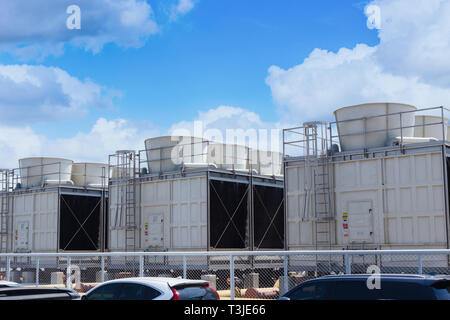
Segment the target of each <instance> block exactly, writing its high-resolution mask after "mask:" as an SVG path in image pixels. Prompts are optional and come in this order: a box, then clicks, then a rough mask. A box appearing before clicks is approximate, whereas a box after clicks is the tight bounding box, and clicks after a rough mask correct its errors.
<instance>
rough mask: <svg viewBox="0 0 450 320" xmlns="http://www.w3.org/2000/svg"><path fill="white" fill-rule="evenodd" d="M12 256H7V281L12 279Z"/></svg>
mask: <svg viewBox="0 0 450 320" xmlns="http://www.w3.org/2000/svg"><path fill="white" fill-rule="evenodd" d="M10 269H11V257H10V256H7V257H6V279H5V280H6V281H9V279H10V275H11V270H10Z"/></svg>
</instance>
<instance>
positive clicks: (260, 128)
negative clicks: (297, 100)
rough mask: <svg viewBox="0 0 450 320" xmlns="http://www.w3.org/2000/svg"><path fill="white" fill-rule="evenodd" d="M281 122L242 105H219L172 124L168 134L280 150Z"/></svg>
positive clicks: (283, 125) (282, 125)
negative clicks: (263, 119)
mask: <svg viewBox="0 0 450 320" xmlns="http://www.w3.org/2000/svg"><path fill="white" fill-rule="evenodd" d="M285 126H286V124H282V123H280V122H264V121H262V120H261V118H260V117H259V115H258V114H256V113H254V112H252V111H249V110H246V109H242V108H237V107H232V106H219V107H217V108H213V109H209V110H207V111H205V112H199V114H198V117H197V118H196V119H194V120H193V121H182V122H179V123H176V124H174V125H172V127H171V128H170V129H169V131H168V134H170V135H174V136H195V137H201V138H204V139H208V140H211V141H216V142H224V143H235V144H242V145H247V146H250V147H253V148H258V149H262V150H272V151H280V150H281V145H280V143H281V140H280V139H281V136H282V128H283V127H285Z"/></svg>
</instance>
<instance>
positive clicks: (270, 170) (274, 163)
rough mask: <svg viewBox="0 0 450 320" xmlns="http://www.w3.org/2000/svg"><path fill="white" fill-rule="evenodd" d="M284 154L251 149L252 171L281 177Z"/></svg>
mask: <svg viewBox="0 0 450 320" xmlns="http://www.w3.org/2000/svg"><path fill="white" fill-rule="evenodd" d="M282 162H283V153H280V152H274V151H266V150H256V149H250V164H251V167H252V169H254V170H256V171H257V172H258V173H259V174H261V175H269V176H280V175H283V173H282Z"/></svg>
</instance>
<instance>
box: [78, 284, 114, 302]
mask: <svg viewBox="0 0 450 320" xmlns="http://www.w3.org/2000/svg"><path fill="white" fill-rule="evenodd" d="M121 286H122V284H121V283H109V284H105V285H102V286H99V287H98V288H95V289H94V290H93V291H92V292H91V293H89V294H88V295H86V296H85V297H86V298H85V299H88V300H116V299H117V298H118V296H119V292H120V287H121Z"/></svg>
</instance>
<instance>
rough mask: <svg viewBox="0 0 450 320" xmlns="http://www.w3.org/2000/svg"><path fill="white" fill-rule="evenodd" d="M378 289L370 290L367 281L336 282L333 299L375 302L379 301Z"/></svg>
mask: <svg viewBox="0 0 450 320" xmlns="http://www.w3.org/2000/svg"><path fill="white" fill-rule="evenodd" d="M378 291H379V290H378V289H369V287H368V286H367V283H366V280H365V279H364V280H338V281H335V284H334V290H333V299H336V300H375V299H379V292H378Z"/></svg>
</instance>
